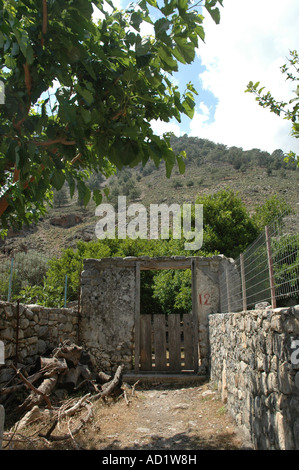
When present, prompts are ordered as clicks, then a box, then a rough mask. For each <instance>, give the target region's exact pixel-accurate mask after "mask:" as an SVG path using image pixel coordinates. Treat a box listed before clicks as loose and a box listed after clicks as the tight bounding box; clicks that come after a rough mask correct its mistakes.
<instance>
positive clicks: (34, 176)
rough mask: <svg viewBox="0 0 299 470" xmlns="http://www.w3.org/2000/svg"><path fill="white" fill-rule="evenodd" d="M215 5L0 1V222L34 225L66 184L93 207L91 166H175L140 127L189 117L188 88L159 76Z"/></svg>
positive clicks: (207, 0)
mask: <svg viewBox="0 0 299 470" xmlns="http://www.w3.org/2000/svg"><path fill="white" fill-rule="evenodd" d="M222 2H223V0H200V1H199V2H197V3H195V4H194V3H193V2H191V0H161V2H158V1H157V0H140V1H139V2H138V3H137V4H130V5H129V7H128V8H127V9H126V10H124V11H120V10H117V9H116V8H115V7H114V6H113V4H112V2H111V1H110V0H107V1H103V0H68V1H65V0H41V1H38V0H18V1H16V0H5V1H4V0H0V81H2V82H3V83H4V85H5V104H4V105H3V104H2V105H0V139H1V140H0V185H1V188H0V198H1V199H0V221H1V227H2V228H5V227H7V226H8V225H9V224H16V223H18V224H22V223H24V222H32V221H33V220H35V219H36V218H37V217H38V215H39V214H40V213H41V212H44V211H45V203H46V202H47V201H48V200H49V199H51V197H52V188H55V189H56V190H59V189H61V188H62V186H63V184H64V183H65V182H66V181H67V182H68V184H69V186H70V193H71V195H73V194H74V191H75V189H76V187H77V190H78V192H79V197H80V199H81V200H83V201H84V203H85V204H86V203H87V202H88V201H89V200H90V198H93V199H94V200H95V201H96V203H100V202H101V192H100V190H99V189H94V190H91V189H90V188H89V187H88V185H87V184H86V178H87V177H88V175H89V174H90V173H91V172H100V173H103V174H104V175H105V176H108V175H110V174H111V172H113V170H114V169H115V168H118V169H121V168H123V167H124V166H130V167H133V166H135V165H137V164H138V163H139V162H142V163H143V164H144V163H145V162H147V161H148V160H153V161H154V162H155V164H156V165H158V164H159V162H160V161H165V164H166V168H167V175H170V172H171V169H172V167H173V165H174V164H176V163H177V162H178V163H179V166H180V169H181V171H183V168H184V164H183V157H184V154H183V153H180V154H179V155H176V154H175V153H174V152H173V150H172V148H171V146H170V142H169V136H167V135H165V136H164V137H159V136H157V135H155V134H154V133H153V131H152V128H151V124H150V122H151V121H152V120H157V119H160V120H162V121H164V122H168V121H170V120H171V119H172V118H176V119H177V120H178V121H180V119H181V115H182V114H186V115H187V116H189V117H190V118H191V117H192V116H193V112H194V96H195V94H196V90H195V89H194V87H193V85H192V84H191V83H188V84H187V85H186V90H185V92H184V93H180V92H179V90H178V87H177V86H176V85H174V84H173V82H172V80H171V75H172V73H173V72H175V71H177V70H178V64H179V63H181V64H190V63H192V61H193V60H194V59H195V51H196V48H197V47H198V45H199V41H200V40H204V36H205V33H204V28H203V22H204V16H203V15H202V14H201V13H202V11H207V12H208V13H209V14H210V15H211V16H212V18H213V19H214V21H215V22H216V23H219V21H220V12H219V8H218V6H219V5H222ZM107 4H109V5H110V11H109V12H108V10H107ZM95 7H96V8H97V9H98V10H99V11H100V13H101V17H100V19H99V21H98V22H97V23H96V22H95V21H94V20H93V12H94V8H95ZM150 10H151V11H153V13H151V14H150ZM200 12H201V13H200ZM144 24H149V25H151V27H152V34H151V35H150V36H143V34H142V26H143V25H144ZM49 90H53V91H52V94H53V95H54V96H52V97H51V96H50V94H49ZM53 98H54V99H53ZM1 227H0V228H1Z"/></svg>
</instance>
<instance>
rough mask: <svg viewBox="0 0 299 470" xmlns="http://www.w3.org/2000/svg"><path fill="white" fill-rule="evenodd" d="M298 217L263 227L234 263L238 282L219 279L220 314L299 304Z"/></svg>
mask: <svg viewBox="0 0 299 470" xmlns="http://www.w3.org/2000/svg"><path fill="white" fill-rule="evenodd" d="M297 227H298V215H296V216H294V214H292V215H288V214H284V215H282V216H281V217H279V218H277V219H276V220H275V221H274V222H273V223H272V224H271V225H269V226H267V227H265V230H264V232H262V233H261V234H260V235H259V237H258V238H257V239H256V240H255V241H254V242H253V243H252V244H251V245H250V246H249V247H248V248H247V250H246V251H245V252H244V253H242V254H241V255H240V257H239V258H238V259H236V263H235V267H236V270H237V272H238V275H239V276H238V279H235V280H234V281H233V282H232V279H231V277H230V276H229V273H227V272H223V273H221V275H220V296H221V311H222V312H229V311H232V310H235V311H241V310H252V309H254V308H255V306H256V304H259V303H261V302H267V303H269V304H270V305H271V306H272V307H273V308H275V307H276V306H288V305H296V304H298V303H299V233H298V231H297Z"/></svg>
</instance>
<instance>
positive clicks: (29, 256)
mask: <svg viewBox="0 0 299 470" xmlns="http://www.w3.org/2000/svg"><path fill="white" fill-rule="evenodd" d="M56 259H57V258H55V257H48V256H46V255H45V254H44V253H40V252H38V251H35V250H28V251H27V250H26V251H16V252H13V253H12V254H10V255H9V256H6V257H4V256H3V257H2V258H0V300H4V301H8V302H13V301H16V300H21V301H24V303H40V304H42V305H47V306H53V307H66V306H67V305H68V304H69V303H70V301H72V300H74V298H73V296H72V293H71V292H70V290H71V289H70V286H69V278H70V274H67V273H63V272H61V273H59V274H60V275H59V277H58V279H56V282H55V283H53V285H52V286H50V287H49V285H48V286H46V287H45V284H46V282H45V279H46V276H47V273H48V272H49V270H50V269H51V266H52V262H53V261H55V260H56ZM78 276H79V274H78Z"/></svg>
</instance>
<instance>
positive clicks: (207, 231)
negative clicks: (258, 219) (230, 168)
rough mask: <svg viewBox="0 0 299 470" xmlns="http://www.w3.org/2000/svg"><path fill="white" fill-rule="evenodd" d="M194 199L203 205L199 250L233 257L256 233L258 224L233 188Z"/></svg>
mask: <svg viewBox="0 0 299 470" xmlns="http://www.w3.org/2000/svg"><path fill="white" fill-rule="evenodd" d="M196 203H197V204H203V206H204V211H203V230H204V233H203V246H202V249H203V250H205V251H208V252H211V253H213V252H215V251H218V253H221V254H224V255H225V256H229V257H232V258H235V257H237V256H238V255H239V254H240V253H242V252H243V251H244V250H245V248H246V247H247V246H248V245H249V244H250V243H251V242H253V241H254V239H255V238H256V237H257V235H258V228H257V227H256V225H255V223H254V221H253V220H252V218H251V217H250V214H249V212H248V210H247V208H246V206H245V204H244V203H243V202H242V200H241V199H240V198H239V196H238V194H235V193H234V191H233V190H231V189H225V190H222V191H218V192H217V193H215V194H209V195H204V196H200V197H199V198H198V199H197V200H196Z"/></svg>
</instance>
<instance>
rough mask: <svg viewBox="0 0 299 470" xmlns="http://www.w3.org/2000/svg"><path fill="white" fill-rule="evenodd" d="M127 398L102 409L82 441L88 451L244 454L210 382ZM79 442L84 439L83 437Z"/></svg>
mask: <svg viewBox="0 0 299 470" xmlns="http://www.w3.org/2000/svg"><path fill="white" fill-rule="evenodd" d="M127 397H128V400H129V404H127V403H126V402H125V401H124V400H121V401H119V402H117V403H114V404H111V405H110V406H108V407H107V406H103V405H99V406H100V407H99V408H98V409H97V416H98V421H97V422H94V423H93V426H92V428H93V429H90V430H89V431H88V432H87V434H83V435H82V437H81V438H80V445H81V446H82V447H83V448H85V449H101V450H104V449H105V450H132V449H134V450H202V449H205V450H213V449H215V450H216V449H217V450H233V449H236V450H239V449H244V448H248V445H245V444H244V442H243V441H242V437H241V435H240V434H239V432H238V431H237V429H236V427H235V425H234V423H233V421H232V419H231V417H230V416H229V414H228V413H227V410H226V407H225V406H224V405H223V403H222V402H221V401H220V400H219V397H218V394H217V393H216V392H215V391H213V390H211V389H210V387H209V384H204V385H202V386H185V387H180V388H177V387H175V386H168V387H167V386H166V385H163V384H161V385H158V386H156V387H151V388H149V387H148V388H146V389H145V388H139V389H137V390H136V391H135V393H134V395H132V389H130V388H128V389H127ZM77 442H78V439H77Z"/></svg>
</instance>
